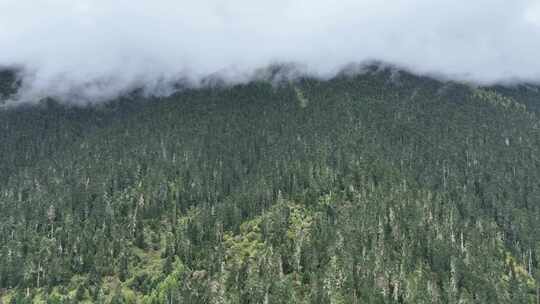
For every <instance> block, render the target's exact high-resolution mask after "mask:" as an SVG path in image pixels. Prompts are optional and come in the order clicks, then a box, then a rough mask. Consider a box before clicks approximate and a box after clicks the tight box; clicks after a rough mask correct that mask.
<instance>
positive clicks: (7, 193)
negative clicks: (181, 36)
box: [0, 69, 540, 303]
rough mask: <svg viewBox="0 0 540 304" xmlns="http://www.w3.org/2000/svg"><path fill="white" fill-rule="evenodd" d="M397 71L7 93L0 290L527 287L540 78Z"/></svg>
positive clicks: (268, 293) (91, 299)
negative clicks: (276, 82) (107, 95)
mask: <svg viewBox="0 0 540 304" xmlns="http://www.w3.org/2000/svg"><path fill="white" fill-rule="evenodd" d="M390 74H391V72H390V71H387V70H384V69H383V70H380V71H372V72H369V73H367V74H365V75H360V76H354V77H349V76H340V77H337V78H335V79H332V80H329V81H317V80H313V79H299V80H297V81H295V82H293V83H284V84H282V85H281V86H272V85H270V84H269V83H266V82H262V81H261V82H253V83H250V84H247V85H238V86H235V87H227V88H214V89H211V88H206V89H198V90H186V91H184V92H180V93H177V94H175V95H173V96H171V97H167V98H155V99H151V98H150V99H142V98H139V97H129V98H128V97H126V98H122V99H119V100H116V101H114V102H111V103H109V104H104V105H99V106H95V107H86V108H84V107H83V108H72V107H65V106H62V105H59V104H56V103H55V102H53V101H50V100H49V101H46V102H44V103H43V104H41V105H38V106H35V107H29V108H17V109H10V110H3V111H1V112H0V142H1V143H2V144H1V145H0V210H2V212H0V297H1V299H2V301H4V302H7V303H9V302H12V303H30V302H47V303H72V302H80V303H534V302H535V301H536V299H537V298H538V290H539V282H538V279H539V278H540V271H539V260H538V257H539V256H540V225H539V223H540V205H539V204H538V201H539V199H540V184H539V183H538V182H537V181H538V180H540V169H539V168H540V158H538V155H540V133H539V125H540V124H539V121H538V119H537V118H536V113H535V112H531V111H532V110H535V109H538V107H535V106H534V103H533V99H534V98H538V97H540V94H536V95H535V93H534V92H533V91H530V90H529V91H526V90H525V89H504V88H500V87H494V88H480V89H471V88H469V87H467V86H464V85H459V84H454V83H442V82H438V81H435V80H432V79H428V78H421V77H416V76H414V75H410V74H407V73H400V74H399V75H393V77H390ZM396 76H399V77H396Z"/></svg>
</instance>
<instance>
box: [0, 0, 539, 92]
mask: <svg viewBox="0 0 540 304" xmlns="http://www.w3.org/2000/svg"><path fill="white" fill-rule="evenodd" d="M0 48H1V51H0V66H16V67H20V68H22V71H23V72H22V74H21V77H22V88H23V89H22V90H21V93H20V95H19V96H18V100H19V101H20V102H23V101H30V102H31V101H36V100H38V99H40V98H42V97H44V96H52V97H56V98H59V99H62V100H64V101H66V102H74V103H85V102H88V101H100V100H105V99H108V98H112V97H114V96H116V95H118V94H123V93H125V92H128V91H129V90H131V89H133V88H134V87H144V88H146V90H147V91H148V92H150V93H155V94H167V93H169V92H170V89H171V87H172V85H171V84H173V83H176V82H177V81H178V80H179V79H182V80H183V81H186V82H188V83H192V84H195V85H196V84H199V83H200V82H201V80H202V79H205V78H206V79H207V78H208V76H210V75H221V76H223V78H224V79H225V80H226V81H228V82H231V83H236V82H243V81H247V80H249V79H250V78H251V77H252V75H253V73H254V71H255V70H256V69H259V68H261V67H264V66H267V65H269V64H272V63H276V62H294V63H296V64H298V65H299V66H302V67H305V68H304V69H305V71H307V72H309V73H310V74H312V75H315V76H320V77H331V76H332V75H334V74H335V73H337V72H338V71H339V70H340V69H341V68H343V67H344V66H345V65H347V64H349V63H352V62H365V61H367V60H380V61H383V62H388V63H392V64H396V65H399V66H402V67H404V68H407V69H409V70H412V71H414V72H416V73H420V74H436V75H443V76H444V77H447V78H450V79H454V80H461V81H470V82H475V83H481V84H491V83H500V82H517V81H527V82H540V58H539V56H538V53H540V2H538V1H534V0H514V1H506V0H505V1H503V0H489V1H488V0H476V1H466V0H438V1H434V0H377V1H376V0H342V1H337V2H336V1H331V0H274V1H266V2H261V1H247V0H200V1H189V2H188V1H185V0H180V1H178V0H174V1H173V0H156V1H143V0H141V1H126V0H117V1H109V0H92V1H90V0H76V1H73V0H0Z"/></svg>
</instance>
